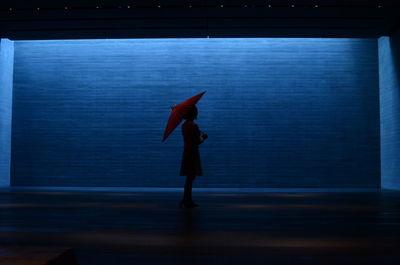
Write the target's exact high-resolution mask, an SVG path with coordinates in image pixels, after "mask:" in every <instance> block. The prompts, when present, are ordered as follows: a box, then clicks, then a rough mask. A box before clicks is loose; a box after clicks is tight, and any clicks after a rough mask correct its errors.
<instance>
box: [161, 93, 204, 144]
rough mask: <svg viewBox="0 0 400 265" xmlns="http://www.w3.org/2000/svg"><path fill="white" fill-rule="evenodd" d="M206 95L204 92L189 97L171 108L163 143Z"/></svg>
mask: <svg viewBox="0 0 400 265" xmlns="http://www.w3.org/2000/svg"><path fill="white" fill-rule="evenodd" d="M205 93H206V91H204V92H201V93H200V94H198V95H196V96H194V97H191V98H189V99H187V100H185V101H183V102H182V103H180V104H178V105H176V106H174V107H172V111H171V114H170V115H169V119H168V123H167V126H166V127H165V131H164V137H163V142H164V141H165V140H166V139H167V138H168V136H169V135H170V134H171V133H172V132H173V131H174V130H175V128H176V127H177V126H178V125H179V123H181V121H182V120H183V117H184V116H185V114H186V113H188V112H189V111H190V110H191V109H192V108H193V107H194V106H195V105H196V103H197V102H198V101H199V100H200V99H201V97H202V96H203V95H204V94H205Z"/></svg>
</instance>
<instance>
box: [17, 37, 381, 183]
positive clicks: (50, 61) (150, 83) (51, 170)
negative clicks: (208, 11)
mask: <svg viewBox="0 0 400 265" xmlns="http://www.w3.org/2000/svg"><path fill="white" fill-rule="evenodd" d="M15 47H16V54H15V74H14V105H13V111H14V113H13V147H12V176H13V184H14V185H53V186H133V187H135V186H142V187H143V186H144V187H177V186H181V185H182V183H183V178H182V177H180V176H178V174H179V167H180V159H181V152H182V139H181V138H182V137H181V135H180V130H177V131H175V132H174V133H173V134H172V135H171V137H170V138H169V139H168V140H167V142H165V143H162V142H161V137H162V133H163V130H164V128H165V123H166V120H167V118H168V115H169V107H170V106H171V105H172V104H176V103H179V102H180V101H181V100H184V99H186V98H188V97H190V96H192V95H194V94H197V93H199V92H201V91H203V90H207V91H208V92H207V94H206V95H205V96H204V97H203V99H202V100H201V102H200V103H199V105H198V107H199V110H200V113H199V119H198V124H199V126H200V128H201V129H202V130H204V131H206V132H207V133H208V134H209V136H210V138H209V139H208V140H207V142H206V143H204V144H203V146H202V147H201V150H200V152H201V157H202V163H203V168H204V176H202V177H200V178H198V181H196V186H197V187H340V188H341V187H379V185H380V177H379V176H380V161H379V155H380V154H379V141H380V140H379V139H380V135H379V89H378V55H377V40H376V39H154V40H63V41H62V40H59V41H17V42H16V43H15Z"/></svg>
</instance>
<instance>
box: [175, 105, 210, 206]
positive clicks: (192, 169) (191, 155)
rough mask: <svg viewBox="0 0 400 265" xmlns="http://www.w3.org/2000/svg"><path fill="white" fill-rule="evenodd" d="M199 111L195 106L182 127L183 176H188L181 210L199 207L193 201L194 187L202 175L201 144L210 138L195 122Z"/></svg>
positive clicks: (181, 173) (181, 172)
mask: <svg viewBox="0 0 400 265" xmlns="http://www.w3.org/2000/svg"><path fill="white" fill-rule="evenodd" d="M197 114H198V110H197V108H196V106H194V107H193V108H192V109H191V110H190V111H189V112H187V113H186V115H185V116H184V117H183V118H184V119H185V120H186V121H185V122H184V123H183V125H182V135H183V140H184V149H183V158H182V165H181V171H180V175H181V176H186V182H185V190H184V192H183V199H182V201H181V203H180V206H181V208H194V207H198V205H197V204H196V203H194V201H193V200H192V185H193V181H194V180H195V179H196V176H201V175H202V170H201V163H200V154H199V144H201V143H202V142H204V140H205V139H207V138H208V135H207V134H205V133H202V132H201V131H200V130H199V127H198V126H197V124H196V123H195V122H194V120H195V119H197Z"/></svg>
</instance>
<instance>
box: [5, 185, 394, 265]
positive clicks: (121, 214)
mask: <svg viewBox="0 0 400 265" xmlns="http://www.w3.org/2000/svg"><path fill="white" fill-rule="evenodd" d="M194 196H195V199H196V202H198V203H199V204H200V208H196V209H193V210H181V209H179V207H178V202H179V200H180V198H181V193H180V192H177V191H174V192H98V191H91V192H83V191H79V192H77V191H27V190H25V191H2V192H0V248H1V247H12V246H15V247H24V246H26V247H43V248H46V247H61V248H72V249H73V251H74V253H75V255H76V258H77V260H78V263H79V264H80V265H89V264H90V265H100V264H101V265H119V264H124V265H125V264H232V265H235V264H251V265H253V264H399V262H400V251H399V243H400V193H398V192H389V191H382V192H380V193H379V192H346V193H336V192H330V193H312V192H309V193H294V192H291V193H285V192H277V193H232V192H204V191H203V192H200V193H199V192H198V193H197V194H195V195H194Z"/></svg>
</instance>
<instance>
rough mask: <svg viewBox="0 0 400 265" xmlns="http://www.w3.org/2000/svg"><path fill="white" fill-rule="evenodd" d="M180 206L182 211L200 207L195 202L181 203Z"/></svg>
mask: <svg viewBox="0 0 400 265" xmlns="http://www.w3.org/2000/svg"><path fill="white" fill-rule="evenodd" d="M179 206H180V207H181V208H182V209H191V208H195V207H199V205H198V204H196V203H194V201H181V202H180V203H179Z"/></svg>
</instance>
